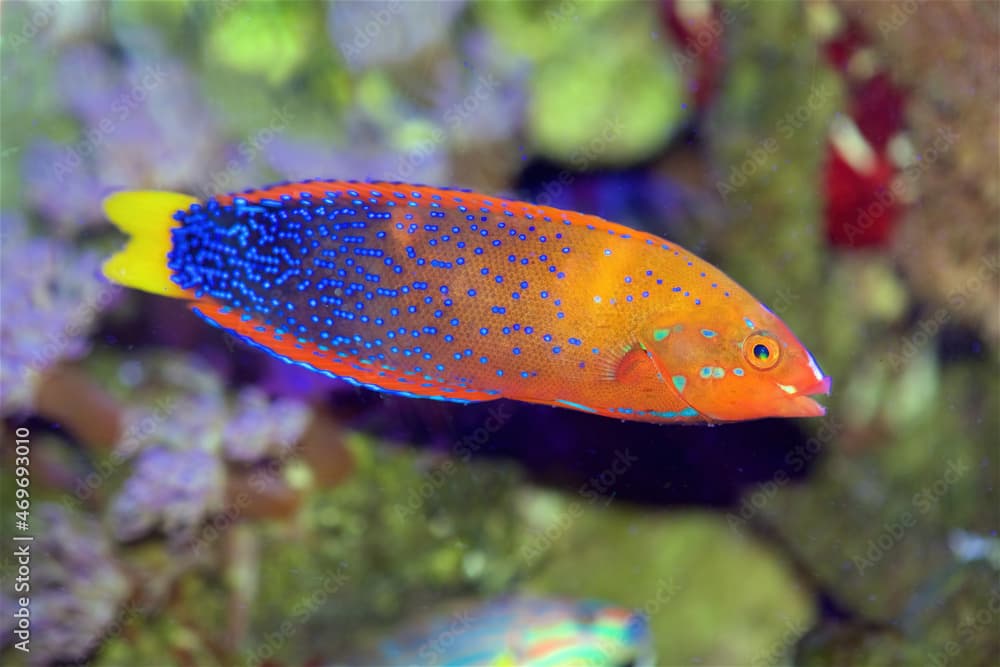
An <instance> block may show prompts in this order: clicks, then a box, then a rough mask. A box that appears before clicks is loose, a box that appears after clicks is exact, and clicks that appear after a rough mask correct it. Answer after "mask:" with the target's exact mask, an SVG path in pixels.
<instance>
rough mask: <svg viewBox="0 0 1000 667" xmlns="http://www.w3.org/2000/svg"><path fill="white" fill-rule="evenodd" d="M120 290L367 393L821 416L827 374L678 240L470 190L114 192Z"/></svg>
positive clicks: (721, 416) (639, 414)
mask: <svg viewBox="0 0 1000 667" xmlns="http://www.w3.org/2000/svg"><path fill="white" fill-rule="evenodd" d="M105 211H106V213H107V215H108V217H109V218H110V219H111V221H112V222H114V223H115V224H116V225H117V226H118V227H119V228H120V229H122V230H123V231H124V232H126V233H127V234H129V236H130V241H129V243H128V245H127V246H126V247H125V249H124V250H122V251H121V252H119V253H118V254H116V255H115V256H114V257H112V258H111V259H110V260H108V262H107V263H106V264H105V267H104V272H105V275H106V276H107V277H108V278H109V279H111V280H113V281H114V282H117V283H121V284H123V285H128V286H131V287H134V288H138V289H141V290H145V291H148V292H152V293H154V294H161V295H165V296H169V297H176V298H180V299H186V300H188V301H189V302H190V305H191V308H192V309H193V310H194V312H195V313H197V314H198V315H199V316H201V317H202V318H204V319H205V320H208V321H209V322H210V323H212V324H215V325H217V326H219V327H221V328H223V329H225V330H227V331H229V332H232V333H233V334H235V335H236V336H239V337H240V338H242V339H243V340H245V341H247V342H249V343H252V344H254V345H256V346H258V347H261V348H264V349H265V350H267V351H269V352H270V353H272V354H274V355H275V356H277V357H279V358H281V359H284V360H286V361H289V362H293V363H298V364H301V365H303V366H306V367H308V368H310V369H313V370H315V371H318V372H321V373H326V374H328V375H331V376H334V377H337V378H341V379H344V380H348V381H351V382H354V383H356V384H358V385H361V386H364V387H368V388H372V389H377V390H381V391H387V392H394V393H398V394H403V395H405V396H413V397H426V398H435V399H439V400H448V401H458V402H468V401H486V400H492V399H495V398H499V397H505V398H511V399H516V400H520V401H528V402H532V403H542V404H546V405H552V406H560V407H568V408H573V409H576V410H582V411H585V412H590V413H594V414H600V415H605V416H609V417H617V418H621V419H632V420H641V421H649V422H687V423H705V422H723V421H736V420H744V419H757V418H761V417H771V416H782V417H812V416H819V415H822V414H824V409H823V407H822V406H821V405H819V404H818V403H817V402H816V401H814V400H813V399H812V398H810V395H812V394H817V393H827V392H828V391H829V387H830V379H829V378H828V377H827V376H825V375H824V374H823V372H822V371H821V370H820V369H819V367H818V366H817V364H816V362H815V361H814V360H813V357H812V355H810V353H809V352H808V351H807V350H806V349H805V347H803V346H802V344H801V343H800V342H799V341H798V340H797V339H796V337H795V336H794V334H792V332H791V331H790V330H789V329H788V327H787V326H785V324H784V323H783V322H782V321H781V320H780V319H778V317H777V316H775V315H774V314H773V313H772V312H771V311H769V310H768V309H767V308H766V307H765V306H764V305H762V304H761V303H760V302H758V301H757V300H756V299H754V298H753V297H752V296H751V295H750V294H749V293H748V292H747V291H746V290H744V289H743V288H741V287H740V286H739V285H738V284H736V283H735V282H734V281H733V280H731V279H730V278H729V277H728V276H726V275H725V274H724V273H722V272H721V271H719V270H718V269H716V268H715V267H713V266H711V265H710V264H708V263H707V262H704V261H702V260H701V259H699V258H698V257H696V256H694V255H692V254H691V253H689V252H687V251H686V250H684V249H683V248H681V247H679V246H677V245H676V244H673V243H670V242H668V241H665V240H663V239H661V238H657V237H655V236H652V235H650V234H646V233H643V232H639V231H635V230H632V229H629V228H627V227H623V226H621V225H617V224H614V223H611V222H608V221H606V220H603V219H601V218H598V217H595V216H591V215H583V214H580V213H574V212H570V211H563V210H559V209H555V208H550V207H545V206H535V205H533V204H529V203H524V202H519V201H511V200H507V199H503V198H498V197H490V196H485V195H482V194H476V193H472V192H467V191H462V190H450V189H443V188H434V187H428V186H423V185H405V184H401V183H358V182H353V181H321V180H315V181H305V182H300V183H287V184H281V185H276V186H272V187H266V188H263V189H260V190H253V191H247V192H244V193H240V194H231V195H224V196H218V197H215V198H211V199H209V200H208V201H205V202H201V201H198V200H197V199H195V198H193V197H189V196H187V195H181V194H176V193H167V192H121V193H117V194H113V195H111V196H110V197H108V198H107V200H106V201H105Z"/></svg>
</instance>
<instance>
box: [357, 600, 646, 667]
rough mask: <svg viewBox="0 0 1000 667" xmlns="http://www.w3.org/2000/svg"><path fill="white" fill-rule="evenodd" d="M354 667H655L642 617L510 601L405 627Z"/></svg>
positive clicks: (574, 604) (596, 604)
mask: <svg viewBox="0 0 1000 667" xmlns="http://www.w3.org/2000/svg"><path fill="white" fill-rule="evenodd" d="M387 634H388V635H389V636H388V637H387V638H384V639H382V640H380V641H378V642H377V643H376V644H375V646H374V648H370V649H368V650H366V651H363V652H361V653H359V654H358V655H356V656H352V658H351V660H350V661H349V664H352V665H379V666H383V667H388V666H394V665H422V666H425V667H427V666H430V665H449V666H452V667H460V666H463V665H489V666H490V667H515V666H521V665H525V666H531V667H543V666H545V667H556V666H557V665H591V666H593V667H619V666H620V667H625V666H626V665H629V666H633V667H634V666H638V665H649V666H651V665H653V664H654V661H653V649H652V643H651V640H650V634H649V629H648V622H647V620H646V617H645V616H644V615H642V614H641V613H638V612H634V611H632V610H631V609H627V608H625V607H619V606H616V605H611V604H607V603H604V602H600V601H596V600H581V601H577V600H572V599H564V598H544V597H536V596H529V595H508V596H505V597H501V598H497V599H494V600H489V601H486V602H480V603H477V604H459V605H451V606H450V609H448V608H444V609H436V610H432V611H431V612H429V613H425V614H423V615H421V616H417V617H415V618H411V619H409V620H407V621H404V622H403V623H402V624H401V625H400V626H399V627H397V628H395V629H394V630H392V631H390V632H389V633H387Z"/></svg>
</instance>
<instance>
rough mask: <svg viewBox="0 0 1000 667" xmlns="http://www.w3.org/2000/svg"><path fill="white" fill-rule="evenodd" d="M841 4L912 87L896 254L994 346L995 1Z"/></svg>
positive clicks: (997, 199)
mask: <svg viewBox="0 0 1000 667" xmlns="http://www.w3.org/2000/svg"><path fill="white" fill-rule="evenodd" d="M838 6H839V7H840V8H841V9H842V11H843V12H844V13H845V14H846V15H847V16H850V17H851V18H853V19H854V20H856V21H858V22H859V23H860V24H861V25H863V26H865V27H866V28H867V30H868V32H869V34H870V35H871V36H872V37H873V39H874V40H875V43H876V48H877V49H878V51H879V52H880V54H881V55H882V56H883V58H884V59H885V61H886V63H887V66H888V69H889V71H890V73H891V75H892V77H893V78H894V79H895V80H896V81H898V82H899V83H900V84H902V85H903V86H904V87H905V88H907V89H908V91H909V98H908V104H907V108H906V119H907V122H908V125H909V131H910V134H911V137H912V139H911V141H912V144H913V147H914V148H913V150H914V152H915V153H916V155H915V160H912V161H911V162H910V164H908V167H907V169H906V172H905V173H906V176H907V178H908V180H909V181H910V184H909V185H910V187H911V188H912V189H913V190H915V192H916V200H915V201H914V202H913V203H912V205H911V206H910V207H909V209H908V211H907V213H906V218H905V219H904V220H903V221H902V224H901V226H900V233H899V238H898V242H897V243H896V245H895V254H896V257H897V258H898V260H899V261H900V263H901V264H902V266H903V268H904V271H905V272H906V276H907V278H908V280H909V281H910V283H911V284H912V286H913V289H914V291H916V292H917V293H918V294H920V295H921V296H922V297H923V298H924V299H926V300H927V301H928V302H929V303H930V304H931V305H932V306H934V307H942V306H943V307H946V308H948V309H950V310H953V311H954V314H955V317H956V319H958V320H961V321H962V322H965V323H966V324H968V325H970V326H973V327H975V328H976V329H977V330H978V331H979V333H980V335H982V336H983V337H984V338H985V339H987V340H989V341H990V342H992V343H993V344H994V345H996V344H998V343H1000V300H998V299H997V284H998V280H1000V277H998V274H1000V226H998V225H997V224H996V221H997V220H998V219H1000V167H998V165H997V154H998V152H1000V134H998V133H997V132H996V131H993V130H995V128H997V127H998V126H1000V105H998V104H997V100H998V99H1000V79H998V78H997V76H996V71H995V67H993V63H995V57H996V45H997V40H998V38H1000V8H998V7H997V5H995V4H993V3H983V2H969V1H962V2H952V3H940V2H926V3H907V2H846V1H845V2H838ZM928 44H933V45H934V48H927V45H928ZM985 128H993V130H990V131H985ZM944 221H947V223H945V222H944Z"/></svg>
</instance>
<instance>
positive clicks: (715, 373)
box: [712, 366, 726, 378]
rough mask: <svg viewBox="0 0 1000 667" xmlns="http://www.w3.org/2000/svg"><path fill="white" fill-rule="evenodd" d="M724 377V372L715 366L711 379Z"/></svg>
mask: <svg viewBox="0 0 1000 667" xmlns="http://www.w3.org/2000/svg"><path fill="white" fill-rule="evenodd" d="M725 375H726V371H725V370H724V369H723V368H722V367H721V366H716V367H714V368H713V369H712V377H714V378H721V377H724V376H725Z"/></svg>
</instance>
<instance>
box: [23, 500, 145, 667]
mask: <svg viewBox="0 0 1000 667" xmlns="http://www.w3.org/2000/svg"><path fill="white" fill-rule="evenodd" d="M38 515H39V521H40V523H41V526H42V528H43V529H42V530H41V531H40V532H39V535H38V538H37V541H36V544H35V548H36V549H37V550H38V552H39V554H40V556H41V557H40V558H37V559H36V560H35V561H34V569H33V572H32V593H33V596H32V605H31V610H32V631H33V637H34V638H35V639H34V641H33V643H32V651H31V654H30V660H31V662H32V663H33V664H39V665H45V664H50V663H53V662H57V661H58V662H71V661H78V660H83V659H84V658H86V657H87V656H88V655H89V654H90V653H91V652H92V651H93V650H94V649H95V648H96V647H97V645H98V642H99V640H100V639H101V638H102V636H103V635H104V634H105V633H106V632H107V631H108V630H109V629H110V628H112V627H113V625H114V623H115V620H116V618H117V615H118V610H119V608H120V606H121V605H122V604H123V603H124V601H125V599H126V598H127V596H128V595H129V591H130V585H129V582H128V580H127V579H126V577H125V574H124V572H123V570H122V568H121V566H120V565H119V564H118V562H117V560H116V558H115V555H114V554H113V552H112V549H111V545H110V542H109V541H108V539H107V537H106V536H105V535H104V532H103V530H102V529H101V526H100V524H98V523H97V522H96V521H95V520H93V519H90V518H86V517H82V516H78V515H74V514H71V513H70V512H68V511H67V510H65V509H63V508H61V507H58V506H55V505H42V506H41V507H39V508H38Z"/></svg>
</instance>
